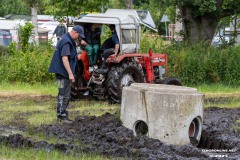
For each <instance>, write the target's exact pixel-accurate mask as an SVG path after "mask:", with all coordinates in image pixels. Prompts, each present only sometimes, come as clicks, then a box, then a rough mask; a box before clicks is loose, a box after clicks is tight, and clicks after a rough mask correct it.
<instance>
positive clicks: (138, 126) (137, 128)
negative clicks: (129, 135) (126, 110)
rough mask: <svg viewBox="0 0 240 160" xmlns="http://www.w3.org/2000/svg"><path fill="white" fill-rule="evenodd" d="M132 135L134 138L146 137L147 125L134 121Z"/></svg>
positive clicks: (140, 121)
mask: <svg viewBox="0 0 240 160" xmlns="http://www.w3.org/2000/svg"><path fill="white" fill-rule="evenodd" d="M134 134H135V136H146V135H147V134H148V125H147V124H146V123H145V122H144V121H142V120H138V121H136V122H135V124H134Z"/></svg>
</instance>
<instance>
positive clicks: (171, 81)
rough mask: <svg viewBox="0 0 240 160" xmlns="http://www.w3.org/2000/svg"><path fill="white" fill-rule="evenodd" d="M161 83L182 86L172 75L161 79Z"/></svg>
mask: <svg viewBox="0 0 240 160" xmlns="http://www.w3.org/2000/svg"><path fill="white" fill-rule="evenodd" d="M163 84H166V85H176V86H182V82H181V81H180V80H179V79H177V78H174V77H168V78H166V79H165V80H164V81H163Z"/></svg>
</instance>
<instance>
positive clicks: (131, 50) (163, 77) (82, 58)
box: [72, 9, 182, 103]
mask: <svg viewBox="0 0 240 160" xmlns="http://www.w3.org/2000/svg"><path fill="white" fill-rule="evenodd" d="M74 23H75V24H76V25H82V26H83V27H84V26H85V24H89V23H99V24H107V25H115V29H116V32H117V35H118V37H119V41H120V54H118V56H117V57H114V58H113V57H111V56H110V57H109V58H108V59H107V63H108V67H109V72H108V73H106V74H99V73H96V72H94V70H93V71H91V70H89V61H88V55H87V52H86V51H80V54H79V55H78V62H79V63H78V70H77V75H76V83H75V84H74V85H73V86H72V98H73V99H79V98H83V97H84V96H88V97H89V96H91V97H92V96H93V97H96V98H97V99H99V100H109V101H111V102H117V103H120V101H121V92H122V88H123V87H124V86H129V85H131V83H159V84H168V85H182V84H181V82H180V81H179V80H178V79H176V78H173V77H168V56H167V54H160V53H152V50H151V49H149V52H148V53H147V54H142V53H139V50H140V24H143V25H145V26H147V27H149V28H151V29H155V24H154V22H153V20H152V18H151V15H150V14H149V12H148V11H136V10H124V9H109V10H107V11H106V12H105V13H104V14H87V15H86V16H84V17H82V18H81V19H78V20H76V21H75V22H74ZM100 55H101V54H100ZM100 64H101V61H99V63H98V67H99V66H100Z"/></svg>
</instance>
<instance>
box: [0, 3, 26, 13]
mask: <svg viewBox="0 0 240 160" xmlns="http://www.w3.org/2000/svg"><path fill="white" fill-rule="evenodd" d="M0 8H1V9H0V17H3V16H5V15H8V14H27V15H29V14H30V10H29V7H28V6H27V5H26V4H25V3H23V2H22V1H21V0H1V3H0Z"/></svg>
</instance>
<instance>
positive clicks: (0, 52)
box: [0, 45, 9, 57]
mask: <svg viewBox="0 0 240 160" xmlns="http://www.w3.org/2000/svg"><path fill="white" fill-rule="evenodd" d="M8 52H9V49H8V47H6V46H1V45H0V57H1V56H3V55H6V54H7V53H8Z"/></svg>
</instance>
